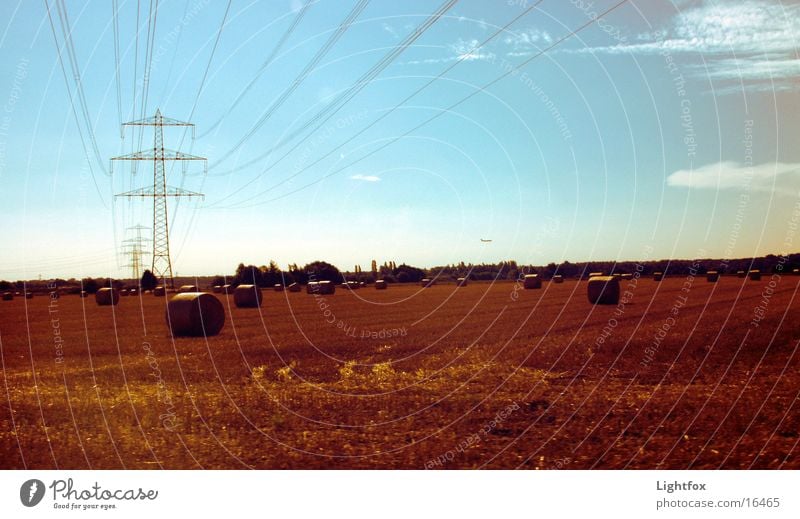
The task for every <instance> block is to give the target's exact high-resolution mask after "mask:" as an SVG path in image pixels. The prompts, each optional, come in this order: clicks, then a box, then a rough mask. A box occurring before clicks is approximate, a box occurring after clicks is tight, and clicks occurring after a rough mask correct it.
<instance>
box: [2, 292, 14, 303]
mask: <svg viewBox="0 0 800 519" xmlns="http://www.w3.org/2000/svg"><path fill="white" fill-rule="evenodd" d="M13 300H14V292H3V301H13Z"/></svg>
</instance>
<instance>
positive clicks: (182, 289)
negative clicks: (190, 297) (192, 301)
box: [178, 285, 197, 294]
mask: <svg viewBox="0 0 800 519" xmlns="http://www.w3.org/2000/svg"><path fill="white" fill-rule="evenodd" d="M187 292H197V287H196V286H194V285H182V286H181V287H180V288H179V289H178V293H179V294H186V293H187Z"/></svg>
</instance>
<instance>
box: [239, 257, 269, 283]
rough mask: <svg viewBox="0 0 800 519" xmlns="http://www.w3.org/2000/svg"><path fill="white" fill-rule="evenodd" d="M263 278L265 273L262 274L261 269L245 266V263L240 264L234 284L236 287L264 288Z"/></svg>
mask: <svg viewBox="0 0 800 519" xmlns="http://www.w3.org/2000/svg"><path fill="white" fill-rule="evenodd" d="M263 277H264V276H263V273H262V272H261V269H259V268H258V267H256V266H255V265H247V266H245V265H244V263H239V266H238V267H236V276H235V277H234V283H235V284H236V285H258V286H264V281H263Z"/></svg>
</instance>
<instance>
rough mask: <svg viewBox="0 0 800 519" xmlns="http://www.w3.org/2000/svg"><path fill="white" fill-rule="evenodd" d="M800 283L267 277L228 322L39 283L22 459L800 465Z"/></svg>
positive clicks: (12, 456)
mask: <svg viewBox="0 0 800 519" xmlns="http://www.w3.org/2000/svg"><path fill="white" fill-rule="evenodd" d="M799 280H800V278H798V277H796V276H794V277H793V276H782V277H777V278H771V277H770V276H769V275H765V276H764V277H763V278H762V280H761V281H750V280H746V279H738V278H736V277H732V276H725V277H722V278H721V279H720V281H719V282H718V283H708V282H706V279H705V277H696V278H683V277H681V278H668V279H665V280H664V281H663V282H660V283H657V282H654V281H652V279H646V278H642V279H638V280H635V281H633V282H630V281H623V282H622V287H623V291H624V290H626V289H627V290H628V294H627V295H623V300H624V301H625V302H624V303H623V304H621V305H618V306H593V305H591V304H589V302H588V300H587V298H586V282H585V281H580V282H579V281H575V280H568V281H566V282H565V283H563V284H559V285H556V284H551V283H547V282H545V283H544V285H543V287H542V289H539V290H523V289H522V287H521V286H520V285H518V284H515V283H511V282H502V283H494V284H490V283H471V284H470V285H468V286H466V287H461V288H456V287H455V286H454V285H452V284H440V285H436V286H434V287H431V288H426V289H422V288H420V287H418V286H411V285H405V286H399V285H392V286H390V287H389V289H388V290H385V291H378V290H375V289H374V288H372V287H367V288H362V289H360V290H355V291H349V290H346V289H341V288H337V291H336V294H335V295H332V296H322V297H321V298H320V297H315V296H312V295H308V294H306V293H305V292H303V293H288V292H273V291H271V290H265V291H264V302H263V305H262V307H261V308H260V309H243V308H242V309H240V308H235V307H234V305H233V297H232V296H225V295H217V297H219V298H220V300H221V301H222V302H223V304H224V306H225V308H226V314H227V315H226V324H225V327H224V328H223V330H222V332H221V333H220V334H219V335H218V336H215V337H209V338H207V339H205V338H175V339H173V338H172V337H171V335H170V334H169V332H168V329H167V326H166V323H165V319H164V313H165V298H158V297H154V296H152V295H150V294H145V295H142V296H133V297H123V298H121V301H120V303H119V305H117V306H115V307H101V306H97V305H96V304H95V302H94V299H93V297H91V296H90V297H89V298H85V299H81V298H79V297H78V296H76V295H68V296H62V297H61V298H60V299H58V300H55V301H52V302H51V300H50V298H49V297H47V296H46V295H37V296H36V297H34V298H33V299H30V300H25V299H24V298H21V297H17V298H15V299H14V300H13V301H3V302H0V348H1V350H2V351H1V352H0V353H2V369H3V388H2V390H1V391H2V395H3V396H2V402H3V405H2V406H0V422H2V427H0V435H1V437H0V460H2V461H1V462H0V468H4V469H7V468H28V469H49V468H60V469H83V468H94V469H118V468H127V469H145V468H170V469H178V468H188V469H191V468H228V469H240V468H416V469H422V468H436V469H441V468H445V469H450V468H527V469H560V468H565V469H573V468H581V469H584V468H671V469H682V468H720V467H721V468H751V467H752V468H793V469H797V468H800V461H798V456H797V451H798V442H799V441H800V434H799V433H800V401H798V400H799V399H798V393H799V392H800V374H798V367H800V361H799V360H798V351H797V350H798V344H799V341H800V318H798V310H800V302H798V298H797V292H798V288H800V285H799V284H798V281H799ZM770 283H772V285H771V284H770ZM659 330H660V331H659Z"/></svg>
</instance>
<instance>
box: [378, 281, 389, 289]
mask: <svg viewBox="0 0 800 519" xmlns="http://www.w3.org/2000/svg"><path fill="white" fill-rule="evenodd" d="M388 287H389V285H388V284H387V283H386V280H385V279H379V280H377V281H376V282H375V290H386V289H387V288H388Z"/></svg>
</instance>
